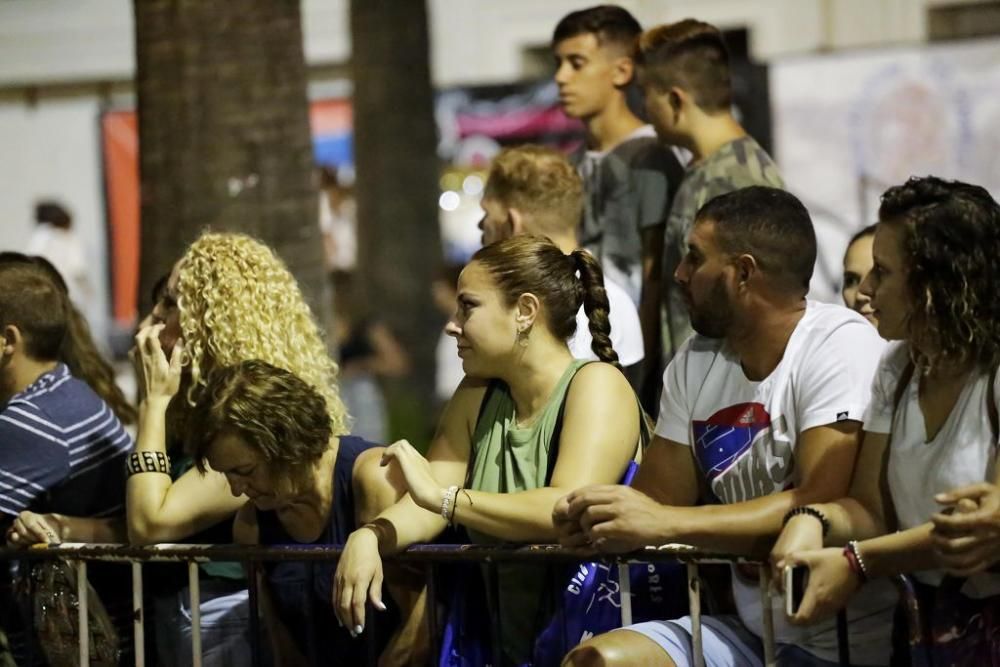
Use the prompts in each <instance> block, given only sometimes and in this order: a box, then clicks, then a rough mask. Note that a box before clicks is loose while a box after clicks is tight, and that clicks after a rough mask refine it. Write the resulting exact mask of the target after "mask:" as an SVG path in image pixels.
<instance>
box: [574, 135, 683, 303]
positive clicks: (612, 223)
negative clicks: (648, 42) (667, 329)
mask: <svg viewBox="0 0 1000 667" xmlns="http://www.w3.org/2000/svg"><path fill="white" fill-rule="evenodd" d="M572 159H573V162H574V164H575V165H576V167H577V170H578V171H579V172H580V177H581V178H582V179H583V187H584V191H585V199H584V207H583V220H582V221H581V224H580V245H582V246H583V247H584V248H586V249H587V250H589V251H590V252H591V253H593V254H594V256H595V257H597V258H598V259H599V260H600V262H601V268H602V269H604V274H605V276H607V277H608V278H609V279H611V280H614V281H615V282H616V283H617V284H618V285H620V286H621V287H622V288H624V289H625V291H626V292H627V293H628V295H629V298H631V299H632V302H633V303H635V304H636V306H637V307H638V305H639V297H640V295H641V294H642V231H643V230H645V229H647V228H649V227H654V226H656V225H662V224H664V223H665V222H666V219H667V212H668V211H669V207H670V199H671V196H672V193H673V190H674V189H676V187H677V185H678V184H679V183H680V181H681V177H682V175H683V169H682V168H681V166H680V163H678V162H677V158H676V157H674V154H673V152H672V151H671V150H670V149H669V148H667V147H665V146H663V145H662V144H661V143H660V142H659V141H658V140H657V138H656V132H655V131H654V130H653V127H652V126H651V125H644V126H642V127H640V128H639V129H637V130H636V131H635V132H633V133H632V134H631V135H629V136H628V137H627V138H626V139H625V140H624V141H622V142H621V143H619V144H618V145H617V146H615V147H614V148H612V149H610V150H608V151H603V152H602V151H587V150H579V151H577V152H576V153H575V154H574V155H573V156H572Z"/></svg>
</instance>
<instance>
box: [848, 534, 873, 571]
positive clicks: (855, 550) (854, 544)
mask: <svg viewBox="0 0 1000 667" xmlns="http://www.w3.org/2000/svg"><path fill="white" fill-rule="evenodd" d="M847 548H848V550H849V551H850V552H851V553H852V554H854V560H856V561H857V562H858V569H859V570H861V580H862V581H868V568H867V567H865V559H864V558H862V557H861V549H860V548H859V547H858V541H857V540H851V541H850V542H848V543H847Z"/></svg>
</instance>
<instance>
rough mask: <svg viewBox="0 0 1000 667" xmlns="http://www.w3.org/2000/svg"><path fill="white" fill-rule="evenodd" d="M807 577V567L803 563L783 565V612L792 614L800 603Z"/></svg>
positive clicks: (796, 610) (797, 609) (796, 611)
mask: <svg viewBox="0 0 1000 667" xmlns="http://www.w3.org/2000/svg"><path fill="white" fill-rule="evenodd" d="M808 579H809V568H807V567H806V566H805V565H786V566H785V614H787V615H788V616H794V615H795V614H796V613H798V611H799V605H800V604H802V596H803V595H805V592H806V584H807V583H808Z"/></svg>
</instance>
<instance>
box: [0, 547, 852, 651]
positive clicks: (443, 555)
mask: <svg viewBox="0 0 1000 667" xmlns="http://www.w3.org/2000/svg"><path fill="white" fill-rule="evenodd" d="M340 554H341V550H340V549H339V548H337V547H317V546H310V545H287V546H284V545H283V546H266V547H265V546H239V545H200V544H159V545H153V546H147V547H135V546H128V545H117V544H78V543H66V544H53V545H38V546H36V547H32V548H30V549H9V548H0V560H5V561H10V560H34V559H43V560H44V559H62V560H67V561H71V562H73V563H75V567H76V570H77V598H78V602H79V604H78V609H79V610H83V613H79V614H78V616H79V618H78V623H79V636H80V639H79V649H80V662H79V664H80V665H81V666H82V667H89V665H90V646H89V635H88V615H87V613H86V610H87V563H88V562H89V561H111V562H123V563H130V564H131V568H132V601H133V618H134V621H133V632H134V640H135V646H134V650H135V664H136V667H144V665H145V635H144V621H145V617H146V615H145V609H144V608H143V592H142V564H143V563H146V562H161V563H162V562H170V563H187V567H188V586H189V589H190V595H191V616H192V618H191V621H192V635H191V648H192V657H193V664H194V667H200V666H201V614H200V599H201V595H200V568H199V564H201V563H207V562H211V561H239V562H242V563H243V564H244V566H245V567H246V571H247V587H248V590H249V603H250V637H251V650H252V653H251V654H252V656H253V663H252V664H253V667H259V662H260V653H261V652H260V620H259V600H260V597H259V591H258V573H259V572H260V566H261V564H262V563H264V562H275V561H336V560H337V559H338V558H339V557H340ZM386 560H387V561H392V562H406V563H421V564H423V565H425V571H426V576H427V584H428V604H429V605H430V607H431V608H432V609H433V608H434V604H435V600H434V591H435V573H434V570H435V566H436V565H438V564H441V563H449V562H477V563H481V564H485V565H486V566H487V567H486V572H487V576H489V577H495V576H496V564H498V563H512V562H521V563H538V564H543V563H544V564H552V563H567V564H569V563H578V562H587V561H594V560H604V561H605V562H607V563H613V564H616V565H618V567H619V568H620V574H621V576H620V582H621V587H622V588H621V590H620V596H621V604H622V607H621V608H622V621H623V625H628V624H629V623H630V622H631V618H632V610H631V604H630V591H629V590H628V586H629V576H628V571H627V567H628V565H629V564H632V563H657V562H663V561H679V562H681V563H684V564H686V566H687V582H688V586H687V588H688V599H689V605H690V616H691V628H692V632H691V634H692V644H693V646H692V648H693V653H694V659H695V665H696V667H704V664H705V663H704V655H703V650H702V629H701V584H700V579H699V575H698V566H699V565H705V564H719V563H724V564H743V565H752V566H756V567H758V571H759V573H760V599H761V605H762V608H763V627H764V637H763V647H764V664H765V665H766V666H767V667H773V666H774V665H775V664H776V663H775V642H774V620H773V617H772V613H771V597H772V594H771V573H770V568H769V567H768V566H767V564H766V563H760V562H756V561H751V560H749V559H746V558H743V557H741V556H733V555H726V554H719V553H713V552H708V551H703V550H699V549H697V548H695V547H691V546H687V545H682V544H668V545H664V546H662V547H648V548H646V549H643V550H641V551H638V552H635V553H632V554H628V555H626V556H622V557H603V558H601V557H595V555H594V554H593V552H590V551H583V550H577V549H565V548H562V547H559V546H556V545H529V546H486V545H434V544H428V545H417V546H413V547H410V548H409V549H407V550H406V551H404V552H402V553H400V554H398V555H396V556H394V557H392V558H390V559H386ZM429 616H430V617H431V622H432V623H433V617H434V614H433V613H432V614H430V615H429ZM495 635H496V633H494V636H495ZM431 636H432V646H434V647H436V646H437V645H439V643H440V642H439V641H438V640H439V639H440V637H439V636H438V632H437V630H436V629H435V628H433V627H432V628H431ZM841 639H842V644H843V642H844V641H846V633H845V636H844V637H842V638H841ZM842 649H843V645H842ZM434 657H436V656H434ZM434 664H436V661H435V663H434Z"/></svg>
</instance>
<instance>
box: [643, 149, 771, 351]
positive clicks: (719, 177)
mask: <svg viewBox="0 0 1000 667" xmlns="http://www.w3.org/2000/svg"><path fill="white" fill-rule="evenodd" d="M751 185H768V186H771V187H775V188H783V187H784V186H785V184H784V181H782V180H781V175H780V174H779V173H778V167H777V165H775V164H774V160H772V159H771V156H770V155H768V154H767V152H766V151H765V150H764V149H763V148H761V147H760V144H758V143H757V142H756V141H754V140H753V137H750V136H745V137H741V138H739V139H736V140H734V141H731V142H729V143H728V144H725V145H724V146H722V147H721V148H720V149H719V150H717V151H715V152H714V153H712V154H711V155H709V156H708V157H706V158H705V159H704V160H701V161H700V162H697V163H695V164H692V165H689V166H688V168H687V171H686V173H685V174H684V180H683V181H682V182H681V185H680V187H679V188H678V189H677V195H676V196H675V197H674V201H673V205H672V206H671V207H670V216H669V217H668V218H667V228H666V231H665V232H664V236H663V278H662V281H663V282H662V284H663V288H662V290H663V291H662V294H663V298H662V310H663V313H662V315H663V316H662V318H661V322H662V323H663V339H662V344H663V358H662V359H663V363H664V364H666V363H667V362H669V361H670V359H671V358H672V357H673V356H674V353H675V352H676V351H677V349H678V348H680V346H681V343H683V342H684V341H685V340H687V339H688V337H689V336H690V335H691V320H690V317H689V316H688V310H687V306H685V305H684V299H683V297H682V296H681V292H680V289H679V287H678V285H677V283H676V282H674V272H675V271H676V270H677V267H678V265H680V263H681V259H682V258H683V257H684V255H685V254H686V253H687V235H688V232H690V231H691V226H692V225H693V224H694V217H695V214H696V213H698V209H700V208H701V207H702V206H703V205H704V204H705V203H706V202H707V201H708V200H710V199H712V198H714V197H717V196H719V195H722V194H725V193H727V192H733V191H734V190H739V189H741V188H746V187H749V186H751Z"/></svg>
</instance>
